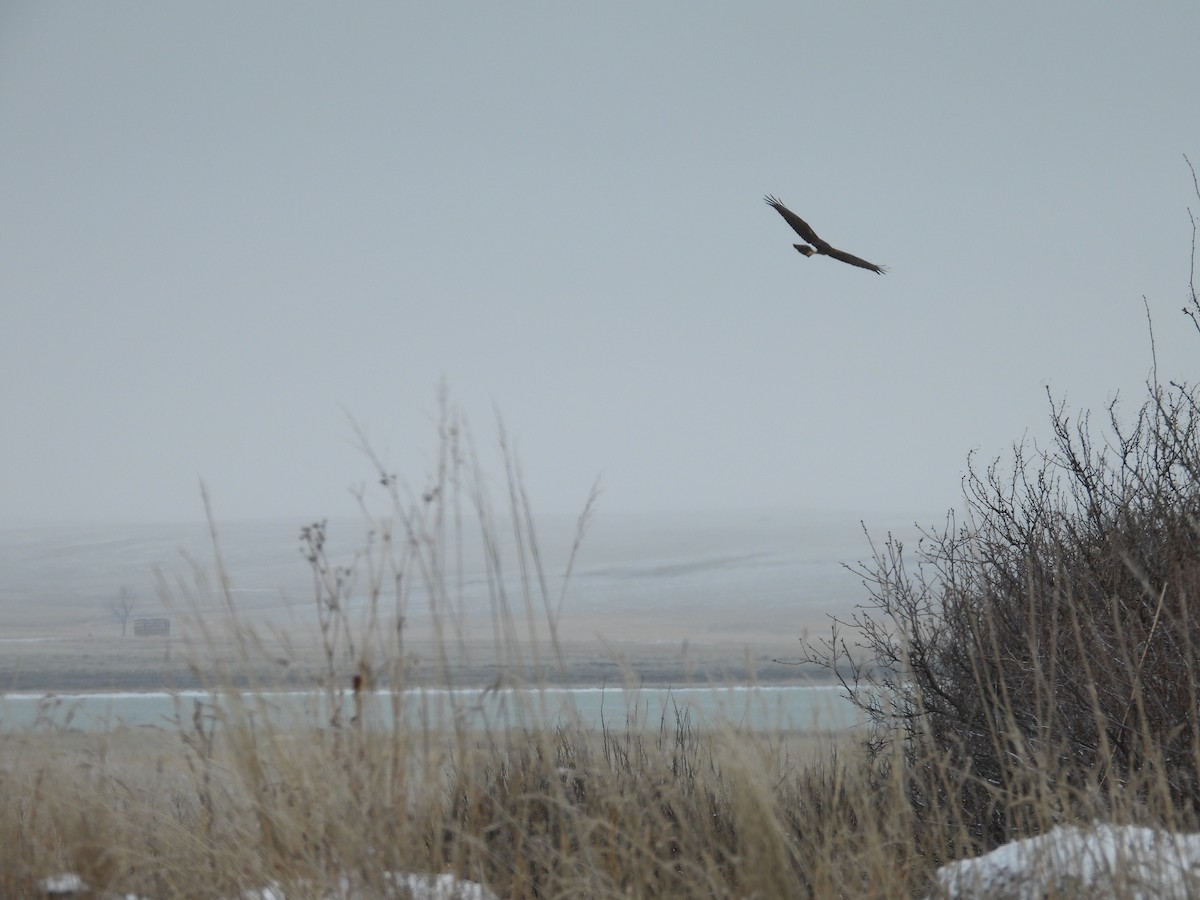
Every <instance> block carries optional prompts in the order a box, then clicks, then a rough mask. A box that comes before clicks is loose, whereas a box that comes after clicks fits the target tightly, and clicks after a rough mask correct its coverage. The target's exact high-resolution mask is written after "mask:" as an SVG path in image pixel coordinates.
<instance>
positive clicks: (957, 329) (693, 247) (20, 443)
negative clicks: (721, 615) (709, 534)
mask: <svg viewBox="0 0 1200 900" xmlns="http://www.w3.org/2000/svg"><path fill="white" fill-rule="evenodd" d="M1197 35H1200V3H1197V2H1195V0H1176V2H1159V3H1151V4H1133V3H1129V4H1122V3H1103V4H1100V3H1094V2H1091V0H1078V2H1056V3H1046V2H1043V0H1037V2H1024V0H1019V2H1008V3H993V4H987V5H985V4H981V3H964V2H961V0H947V2H917V3H882V2H881V3H868V2H847V3H822V4H818V3H804V2H782V0H779V2H763V3H755V4H743V3H737V4H735V3H711V2H687V3H644V2H640V0H639V2H610V0H605V2H601V3H588V4H583V3H562V2H542V3H504V4H500V3H420V4H418V3H354V4H348V3H338V4H333V3H324V2H295V0H289V2H286V3H284V2H275V3H267V2H262V3H244V2H205V3H178V2H161V0H154V2H140V3H130V2H108V3H59V2H46V0H38V2H28V3H16V2H3V3H2V4H0V303H2V307H0V377H2V378H3V382H4V388H3V391H2V392H0V421H2V422H3V441H2V442H0V473H2V474H0V515H2V516H3V517H4V518H5V519H7V520H9V521H22V520H28V519H37V520H41V521H50V522H55V521H65V520H80V519H82V520H105V519H113V520H123V521H127V520H139V519H141V520H158V519H172V520H179V519H191V518H196V517H198V516H199V515H200V514H201V506H200V500H199V496H198V491H197V483H198V480H199V479H200V478H203V479H204V480H205V481H206V483H207V484H208V486H209V488H210V490H211V493H212V495H213V499H214V502H215V506H216V511H217V514H218V517H220V518H227V519H228V518H240V517H245V516H267V515H284V516H298V517H305V518H307V517H311V516H319V515H339V514H342V513H345V512H348V511H350V509H351V501H350V499H349V495H348V492H347V487H348V486H351V485H354V484H357V483H360V482H362V481H363V480H364V479H365V478H366V477H367V476H368V475H369V468H368V466H367V465H366V463H365V461H364V460H363V459H362V457H361V455H360V454H359V453H358V451H356V450H355V449H354V447H353V446H352V432H351V429H350V427H349V425H348V424H347V420H346V415H345V413H344V411H343V410H346V411H349V413H350V414H352V415H353V416H354V417H355V418H356V419H357V420H358V421H359V422H361V423H362V425H363V426H364V428H365V429H366V431H367V432H368V434H369V435H370V436H371V439H372V441H373V442H374V443H375V444H376V446H377V449H378V450H379V451H380V452H381V453H382V454H383V455H384V456H385V457H386V458H387V459H388V460H389V462H390V463H391V464H392V466H393V467H394V468H395V469H396V470H397V471H399V472H401V473H404V474H405V475H407V476H408V477H409V478H411V479H413V480H415V481H419V480H420V479H421V477H422V474H423V473H424V471H425V470H426V468H427V467H428V465H429V462H430V459H431V458H432V447H433V443H434V435H433V429H432V425H431V420H432V417H433V416H434V415H435V412H436V407H437V403H436V396H437V387H438V384H439V381H441V380H442V379H444V380H445V383H446V384H447V385H448V387H449V389H450V391H451V394H452V396H453V398H454V400H455V401H456V403H457V404H458V405H459V406H461V407H462V409H463V410H464V411H465V412H466V414H467V415H468V416H469V417H470V420H471V423H472V426H473V428H474V431H475V433H476V436H477V438H478V442H479V443H480V444H481V445H482V446H484V447H485V449H487V448H490V446H491V444H492V437H493V435H494V427H493V410H499V411H500V413H501V414H502V415H503V417H504V420H505V423H506V425H507V427H508V430H509V431H510V433H511V434H512V436H513V437H514V438H515V440H516V443H517V446H518V450H519V454H520V457H521V460H522V462H523V466H524V470H525V474H526V479H527V481H528V485H529V491H530V494H531V498H532V500H533V502H534V504H535V506H536V507H537V508H539V509H542V510H545V511H572V510H577V509H578V508H579V507H580V506H581V505H582V503H583V500H584V498H585V496H586V494H587V492H588V489H589V487H590V486H591V484H592V482H593V480H594V479H595V478H596V477H597V476H600V477H601V480H602V485H603V490H604V494H603V497H602V499H601V504H602V508H603V509H609V510H615V511H627V510H628V511H636V510H685V509H696V508H709V509H714V508H715V509H720V508H728V507H743V508H744V507H759V506H773V507H837V508H847V509H862V510H863V511H864V512H868V511H871V510H876V509H892V510H905V509H909V508H911V509H913V510H914V511H916V510H922V511H923V510H931V509H933V510H936V509H942V508H945V507H946V506H949V505H952V504H954V503H955V502H956V501H957V499H958V497H959V493H960V489H959V479H960V477H961V474H962V472H963V470H964V465H965V459H966V455H967V453H968V451H970V450H972V449H973V448H977V449H978V450H979V451H980V453H982V454H983V455H984V456H985V457H990V456H993V455H996V454H1003V453H1004V452H1005V450H1006V448H1007V447H1008V446H1009V445H1010V444H1011V442H1012V441H1013V440H1014V439H1018V438H1020V436H1021V435H1022V434H1023V433H1025V432H1027V431H1028V433H1029V434H1030V435H1031V436H1037V435H1041V434H1044V433H1045V420H1046V399H1045V393H1044V386H1045V385H1047V384H1049V385H1050V386H1051V387H1052V389H1053V391H1054V393H1055V395H1056V396H1060V397H1065V398H1066V399H1067V402H1068V405H1069V406H1073V407H1079V406H1092V407H1099V406H1102V405H1103V404H1105V403H1106V402H1107V401H1108V400H1109V398H1111V397H1112V396H1113V395H1114V393H1116V392H1117V391H1118V390H1119V391H1121V392H1122V395H1124V396H1128V397H1129V398H1130V404H1131V405H1132V404H1133V403H1134V402H1135V401H1138V400H1139V399H1140V392H1141V391H1142V385H1143V384H1144V381H1145V378H1146V376H1147V373H1148V371H1149V368H1150V354H1149V342H1148V340H1147V337H1146V332H1145V313H1144V310H1143V308H1142V301H1141V297H1142V295H1143V294H1144V295H1145V296H1146V297H1147V299H1148V300H1149V303H1150V306H1151V308H1152V310H1153V312H1154V316H1155V324H1156V329H1157V338H1158V354H1159V367H1160V370H1162V374H1164V375H1167V376H1171V377H1185V378H1191V377H1193V376H1194V373H1195V371H1196V367H1195V362H1196V360H1197V358H1200V337H1197V336H1196V335H1195V334H1194V333H1193V334H1189V333H1188V330H1189V328H1190V326H1189V325H1188V323H1187V321H1186V320H1185V319H1184V317H1183V316H1182V315H1181V314H1180V312H1179V310H1180V307H1181V306H1182V305H1183V302H1184V299H1185V296H1186V290H1187V281H1188V268H1189V253H1190V241H1191V226H1190V224H1189V221H1188V217H1187V211H1186V207H1187V205H1188V204H1189V203H1190V204H1191V205H1192V206H1193V208H1195V207H1196V199H1195V197H1194V195H1193V193H1192V185H1191V175H1190V173H1189V172H1188V170H1187V167H1186V165H1185V163H1184V160H1183V154H1184V153H1188V154H1189V155H1190V156H1191V157H1192V159H1193V161H1195V162H1198V163H1200V117H1198V116H1197V115H1196V102H1197V100H1196V95H1197V87H1198V86H1200V56H1198V55H1197V53H1196V37H1197ZM766 192H771V193H775V194H778V195H779V197H780V198H782V199H783V200H784V202H786V203H787V204H788V205H789V206H791V207H792V208H793V209H794V210H795V211H796V212H798V213H799V214H800V215H802V216H804V217H805V218H806V219H807V220H808V221H809V222H810V223H811V224H812V225H813V226H814V227H815V229H816V230H817V231H818V233H820V234H821V236H822V237H824V238H825V239H826V240H829V241H830V242H831V243H833V244H834V245H836V246H839V247H842V248H844V249H846V250H849V251H850V252H852V253H856V254H858V255H861V256H864V257H866V258H867V259H870V260H872V261H875V262H879V263H883V264H886V265H888V266H890V272H889V273H888V274H887V275H884V276H882V277H880V276H876V275H874V274H872V273H869V272H865V271H862V270H860V269H855V268H851V267H849V266H845V265H842V264H841V263H838V262H835V261H832V260H829V259H824V258H819V257H817V258H813V259H804V258H802V257H801V256H800V255H799V254H797V253H796V252H795V251H794V250H792V248H791V244H792V242H793V239H794V237H795V236H794V235H793V234H792V232H791V231H790V230H789V229H788V227H787V225H786V224H785V223H784V222H783V221H782V220H781V219H780V218H779V217H778V216H777V215H776V214H775V213H774V212H772V211H771V210H770V209H769V208H768V207H766V206H765V205H764V204H763V202H762V199H761V198H762V195H763V194H764V193H766ZM1197 211H1198V212H1200V210H1197Z"/></svg>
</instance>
